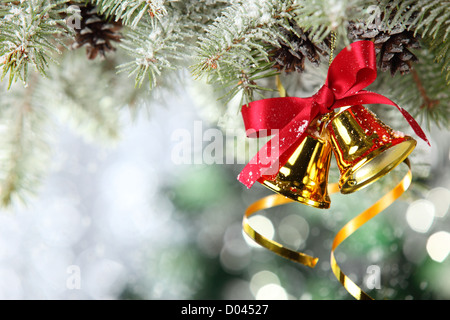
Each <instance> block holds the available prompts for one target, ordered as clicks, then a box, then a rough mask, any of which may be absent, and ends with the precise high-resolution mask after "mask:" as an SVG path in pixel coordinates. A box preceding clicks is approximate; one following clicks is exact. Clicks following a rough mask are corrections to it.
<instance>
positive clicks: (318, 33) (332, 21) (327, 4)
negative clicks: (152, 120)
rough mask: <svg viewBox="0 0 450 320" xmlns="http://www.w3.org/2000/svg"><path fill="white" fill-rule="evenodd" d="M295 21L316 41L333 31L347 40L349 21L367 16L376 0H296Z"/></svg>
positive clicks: (339, 37)
mask: <svg viewBox="0 0 450 320" xmlns="http://www.w3.org/2000/svg"><path fill="white" fill-rule="evenodd" d="M295 2H296V6H295V8H296V9H295V10H294V12H293V14H294V15H295V21H296V22H297V24H298V25H299V26H300V27H301V28H302V29H303V30H305V31H308V32H309V33H310V34H311V36H312V37H311V40H312V41H314V42H321V41H323V40H324V39H325V38H326V37H327V36H328V35H329V34H330V33H331V32H332V31H333V32H334V33H335V34H336V35H337V36H338V41H339V40H342V39H343V40H344V41H347V39H346V37H345V35H346V33H347V30H346V28H347V22H348V21H350V20H358V19H360V18H363V17H366V16H367V8H368V7H370V6H371V5H373V4H376V3H377V1H374V0H340V1H335V0H310V1H303V0H296V1H295Z"/></svg>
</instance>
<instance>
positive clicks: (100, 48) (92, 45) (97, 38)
mask: <svg viewBox="0 0 450 320" xmlns="http://www.w3.org/2000/svg"><path fill="white" fill-rule="evenodd" d="M77 6H78V7H79V8H80V16H81V21H80V24H79V27H78V28H74V30H75V33H76V36H75V41H74V43H73V44H72V49H77V48H80V47H86V54H87V57H88V59H91V60H92V59H95V58H96V57H97V56H98V55H99V54H100V56H101V57H102V58H104V57H105V55H106V53H107V52H109V51H115V48H114V47H113V45H112V42H120V40H121V38H122V35H121V34H120V30H121V28H122V24H121V23H120V21H119V22H116V21H108V20H107V19H106V18H105V17H104V16H102V15H100V14H98V12H97V9H96V7H95V6H93V5H91V4H87V5H80V4H77Z"/></svg>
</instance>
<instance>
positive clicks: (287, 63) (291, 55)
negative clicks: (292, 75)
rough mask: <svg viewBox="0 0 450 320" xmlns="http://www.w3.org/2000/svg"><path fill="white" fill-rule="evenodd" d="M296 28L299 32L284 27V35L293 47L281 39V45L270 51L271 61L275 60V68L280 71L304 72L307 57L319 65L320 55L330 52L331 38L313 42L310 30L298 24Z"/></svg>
mask: <svg viewBox="0 0 450 320" xmlns="http://www.w3.org/2000/svg"><path fill="white" fill-rule="evenodd" d="M294 30H295V31H296V33H297V34H295V33H294V32H292V31H289V30H287V29H284V28H283V29H282V32H283V34H284V36H285V37H286V39H287V40H288V42H289V43H290V44H291V45H292V47H291V46H289V44H288V43H286V42H285V41H284V40H282V39H279V44H280V47H276V48H274V49H272V50H270V52H269V57H270V59H271V61H275V64H274V68H276V69H278V70H279V71H284V72H293V71H297V72H302V71H303V70H304V69H305V59H308V60H309V61H310V62H311V63H312V64H314V65H316V66H318V65H319V63H320V56H321V55H322V56H327V55H328V54H329V51H330V47H331V41H330V38H326V39H325V40H324V41H323V42H321V43H313V42H312V41H311V40H310V38H309V34H308V32H304V31H303V30H301V29H300V28H299V27H298V26H297V25H296V26H294Z"/></svg>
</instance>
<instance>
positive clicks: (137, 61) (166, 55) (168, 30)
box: [118, 14, 186, 88]
mask: <svg viewBox="0 0 450 320" xmlns="http://www.w3.org/2000/svg"><path fill="white" fill-rule="evenodd" d="M176 19H179V16H177V15H176V14H175V15H173V16H171V17H170V19H161V20H160V19H149V18H147V19H143V20H142V21H141V23H140V24H139V25H138V26H137V27H136V28H134V29H129V30H127V31H125V33H124V39H123V41H122V44H121V48H122V49H124V50H125V52H126V53H127V54H128V55H129V56H130V57H131V58H134V61H130V62H128V63H124V64H121V65H120V66H119V67H118V68H119V71H120V72H127V73H129V75H134V76H135V78H136V80H135V85H136V86H137V87H140V86H141V85H142V83H143V82H144V80H145V79H146V77H148V79H149V85H150V88H153V87H154V86H156V83H157V78H158V77H159V76H161V74H162V73H163V72H164V71H165V70H174V69H177V68H179V67H180V66H179V62H180V61H183V59H185V58H186V56H185V54H184V50H185V47H184V44H183V40H184V39H185V37H186V30H182V28H181V26H180V25H179V24H177V23H174V20H176Z"/></svg>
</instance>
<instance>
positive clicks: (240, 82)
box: [192, 0, 294, 103]
mask: <svg viewBox="0 0 450 320" xmlns="http://www.w3.org/2000/svg"><path fill="white" fill-rule="evenodd" d="M293 5H294V2H293V1H280V0H269V1H265V2H263V3H261V2H260V1H256V0H252V1H245V2H241V1H238V2H237V3H235V4H234V5H233V6H231V7H229V8H227V9H226V10H225V11H224V13H223V15H222V16H221V17H219V18H217V19H216V21H215V22H214V23H213V24H211V25H210V26H209V27H208V28H207V29H206V34H205V36H201V37H200V38H199V48H198V49H197V52H196V55H195V58H196V61H197V62H196V63H195V64H194V65H193V66H192V73H193V74H194V75H195V76H196V77H197V78H201V77H206V79H207V81H208V82H209V83H212V84H223V86H224V88H230V87H231V89H229V90H228V94H227V96H229V98H230V99H231V98H233V97H234V96H235V95H237V94H238V93H242V95H243V99H244V101H245V103H247V102H249V101H251V100H252V99H253V96H254V92H255V91H262V90H270V89H268V88H263V87H260V86H259V85H258V84H257V83H256V80H258V79H261V78H265V77H270V76H273V75H275V74H276V71H274V70H271V62H270V60H269V54H268V49H269V48H270V47H274V46H279V43H278V41H277V39H279V38H285V37H284V36H283V33H282V30H283V28H284V29H287V30H292V27H291V26H290V25H289V22H288V21H289V20H291V19H292V17H293V16H292V14H291V13H290V12H291V11H292V10H293Z"/></svg>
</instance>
